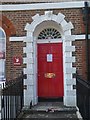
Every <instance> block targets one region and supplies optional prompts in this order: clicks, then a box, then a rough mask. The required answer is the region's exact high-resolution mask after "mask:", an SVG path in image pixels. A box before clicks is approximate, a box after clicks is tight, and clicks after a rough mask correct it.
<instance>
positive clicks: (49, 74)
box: [45, 73, 56, 78]
mask: <svg viewBox="0 0 90 120" xmlns="http://www.w3.org/2000/svg"><path fill="white" fill-rule="evenodd" d="M55 76H56V75H55V73H45V78H54V77H55Z"/></svg>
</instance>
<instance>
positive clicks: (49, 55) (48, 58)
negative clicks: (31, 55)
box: [47, 54, 53, 62]
mask: <svg viewBox="0 0 90 120" xmlns="http://www.w3.org/2000/svg"><path fill="white" fill-rule="evenodd" d="M52 61H53V55H52V54H47V62H52Z"/></svg>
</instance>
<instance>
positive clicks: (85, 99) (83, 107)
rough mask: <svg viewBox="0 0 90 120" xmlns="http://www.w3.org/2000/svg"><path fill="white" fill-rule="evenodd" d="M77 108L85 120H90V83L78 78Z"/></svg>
mask: <svg viewBox="0 0 90 120" xmlns="http://www.w3.org/2000/svg"><path fill="white" fill-rule="evenodd" d="M76 90H77V107H78V108H79V112H80V113H81V116H82V117H83V120H90V83H88V82H87V81H85V80H82V79H81V78H80V77H79V76H78V75H77V76H76Z"/></svg>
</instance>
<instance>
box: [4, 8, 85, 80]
mask: <svg viewBox="0 0 90 120" xmlns="http://www.w3.org/2000/svg"><path fill="white" fill-rule="evenodd" d="M59 12H61V13H62V14H64V15H65V19H66V21H67V22H69V21H71V22H72V23H73V25H74V29H73V30H72V34H84V33H85V30H84V24H83V15H82V10H81V9H58V10H53V13H54V14H58V13H59ZM37 13H39V14H40V15H43V14H44V10H42V11H40V10H36V11H14V12H12V11H9V12H3V13H2V14H3V16H5V17H3V28H4V30H5V32H6V33H7V45H6V46H7V48H6V49H7V50H6V51H7V54H6V76H7V79H8V80H9V79H12V77H17V76H18V75H20V74H21V72H22V70H23V66H24V65H21V66H19V67H17V66H14V65H13V60H12V59H13V56H17V55H18V56H22V57H23V44H24V43H23V42H10V41H9V39H8V38H9V37H10V36H25V35H26V31H25V30H24V28H25V25H26V23H31V22H32V16H34V15H35V14H37ZM8 21H9V22H8ZM5 26H6V28H5ZM73 44H74V45H75V46H76V52H75V55H76V63H75V64H74V66H76V67H77V71H78V73H79V74H80V75H82V76H83V77H86V61H85V60H86V59H85V41H83V40H80V41H76V42H74V43H73ZM83 68H84V69H83Z"/></svg>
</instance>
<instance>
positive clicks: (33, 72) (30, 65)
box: [23, 11, 76, 106]
mask: <svg viewBox="0 0 90 120" xmlns="http://www.w3.org/2000/svg"><path fill="white" fill-rule="evenodd" d="M64 18H65V16H64V15H63V14H61V13H58V15H55V14H53V12H52V11H45V14H44V15H39V14H36V15H35V16H33V17H32V19H33V22H32V23H31V24H29V23H27V25H26V27H25V30H26V31H27V35H26V38H25V39H24V42H25V43H26V47H23V53H25V54H26V57H25V58H23V63H24V64H26V68H24V74H26V75H27V78H26V79H24V85H26V86H27V89H25V90H24V105H30V102H31V101H32V103H33V105H35V104H37V102H38V95H37V87H38V86H37V43H42V41H38V40H37V37H38V35H39V33H40V32H41V31H42V30H43V29H45V28H48V27H53V28H55V29H57V30H58V31H59V32H60V33H61V36H62V37H61V40H60V41H59V40H57V39H56V40H50V41H47V43H48V42H51V43H57V42H63V70H64V72H63V76H64V105H66V106H75V105H76V90H75V89H73V85H76V80H75V78H73V75H72V74H73V73H75V72H76V68H74V67H72V63H73V62H75V57H73V56H72V52H73V51H75V46H72V41H75V36H72V35H71V29H72V28H73V25H72V23H71V22H69V23H67V21H66V20H65V19H64ZM44 42H45V41H44Z"/></svg>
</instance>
